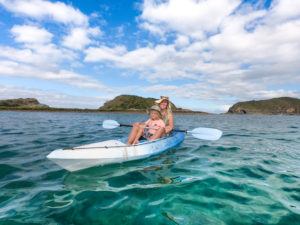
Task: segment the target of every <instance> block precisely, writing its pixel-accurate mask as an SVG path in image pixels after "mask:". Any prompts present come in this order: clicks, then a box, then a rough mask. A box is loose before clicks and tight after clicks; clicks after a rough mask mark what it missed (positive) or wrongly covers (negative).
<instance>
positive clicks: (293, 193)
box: [0, 112, 300, 225]
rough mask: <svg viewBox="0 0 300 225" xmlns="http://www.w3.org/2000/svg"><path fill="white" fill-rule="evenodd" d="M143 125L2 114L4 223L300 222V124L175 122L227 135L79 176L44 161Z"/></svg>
mask: <svg viewBox="0 0 300 225" xmlns="http://www.w3.org/2000/svg"><path fill="white" fill-rule="evenodd" d="M145 118H146V117H145V115H139V114H137V115H134V114H96V113H47V112H0V187H1V189H0V190H1V191H0V224H110V225H111V224H123V225H125V224H205V225H206V224H228V225H233V224H300V135H299V131H300V117H296V116H233V115H210V116H200V115H176V117H175V119H176V124H177V125H178V127H179V128H188V129H193V128H195V127H197V126H203V127H213V128H218V129H221V130H223V131H224V136H223V137H222V139H220V140H219V141H217V142H208V141H202V140H197V139H194V138H193V137H187V138H186V140H185V141H184V142H183V143H182V145H180V146H179V147H177V148H176V149H171V150H169V151H167V152H165V153H163V154H160V155H157V156H153V157H151V158H148V159H144V160H139V161H134V162H128V163H124V164H118V165H110V166H104V167H94V168H90V169H87V170H83V171H79V172H75V173H70V172H67V171H65V170H62V169H61V168H59V167H58V166H57V165H55V164H54V163H52V162H51V161H49V160H47V159H46V158H45V157H46V155H47V154H48V153H50V152H51V151H52V150H54V149H57V148H62V147H71V146H76V145H81V144H86V143H92V142H97V141H102V140H106V139H110V138H119V137H122V136H124V135H126V134H127V133H128V131H129V130H128V128H118V129H115V130H113V131H112V130H103V129H102V127H101V121H103V120H104V119H116V120H118V121H120V122H123V123H129V122H134V121H139V120H144V119H145ZM183 125H185V126H183Z"/></svg>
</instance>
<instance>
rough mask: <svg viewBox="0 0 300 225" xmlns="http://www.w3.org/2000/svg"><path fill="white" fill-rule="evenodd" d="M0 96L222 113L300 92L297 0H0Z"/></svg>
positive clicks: (68, 104) (65, 103)
mask: <svg viewBox="0 0 300 225" xmlns="http://www.w3.org/2000/svg"><path fill="white" fill-rule="evenodd" d="M0 15H1V16H0V35H1V39H0V99H6V98H18V97H35V98H38V99H39V100H40V102H42V103H45V104H48V105H51V106H56V107H79V108H98V107H99V106H101V105H102V104H103V103H104V102H105V101H107V100H109V99H112V98H113V97H115V96H117V95H119V94H135V95H140V96H144V97H155V98H158V97H159V96H160V95H168V96H170V98H171V99H172V101H173V102H174V103H175V104H176V105H178V106H180V107H183V108H190V109H194V110H202V111H208V112H225V111H226V110H227V109H228V107H229V106H230V105H232V104H233V103H235V102H237V101H244V100H252V99H266V98H271V97H280V96H292V97H300V88H299V87H300V85H299V84H300V74H299V71H300V64H299V63H298V62H299V58H300V41H299V40H300V1H294V0H273V1H271V0H257V1H254V0H244V1H239V0H200V1H195V0H185V1H183V0H168V1H156V0H140V1H129V0H123V1H108V0H105V1H104V0H101V1H95V0H87V1H84V2H83V1H49V0H48V1H47V0H0Z"/></svg>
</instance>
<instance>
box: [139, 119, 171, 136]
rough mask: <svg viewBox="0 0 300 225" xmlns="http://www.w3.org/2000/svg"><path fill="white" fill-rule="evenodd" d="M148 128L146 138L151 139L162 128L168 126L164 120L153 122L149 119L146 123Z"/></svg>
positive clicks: (145, 130)
mask: <svg viewBox="0 0 300 225" xmlns="http://www.w3.org/2000/svg"><path fill="white" fill-rule="evenodd" d="M145 124H146V127H145V129H144V135H143V136H144V137H145V138H147V139H149V138H150V137H151V136H153V135H154V134H155V133H156V131H157V130H158V129H160V128H162V127H163V128H165V127H166V125H165V123H164V121H163V120H161V119H158V120H152V119H149V120H147V121H146V123H145Z"/></svg>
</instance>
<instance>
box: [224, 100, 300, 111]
mask: <svg viewBox="0 0 300 225" xmlns="http://www.w3.org/2000/svg"><path fill="white" fill-rule="evenodd" d="M227 114H267V115H299V114H300V99H297V98H291V97H280V98H272V99H267V100H259V101H255V100H252V101H245V102H238V103H236V104H234V105H233V106H232V107H230V108H229V110H228V112H227Z"/></svg>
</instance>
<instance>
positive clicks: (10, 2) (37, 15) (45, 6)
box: [0, 0, 88, 26]
mask: <svg viewBox="0 0 300 225" xmlns="http://www.w3.org/2000/svg"><path fill="white" fill-rule="evenodd" d="M0 4H2V5H3V6H4V7H5V8H6V9H7V10H9V11H11V12H13V13H15V14H17V15H22V16H27V17H29V18H33V19H37V20H43V19H45V20H53V21H56V22H60V23H63V24H74V25H77V26H87V24H88V18H87V16H86V15H84V14H83V13H82V12H80V10H78V9H75V8H74V7H72V6H69V5H66V4H65V3H63V2H50V1H45V0H0Z"/></svg>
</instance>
